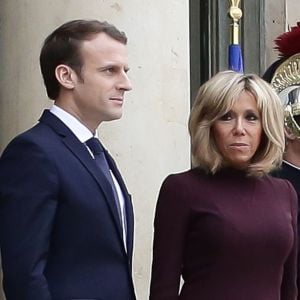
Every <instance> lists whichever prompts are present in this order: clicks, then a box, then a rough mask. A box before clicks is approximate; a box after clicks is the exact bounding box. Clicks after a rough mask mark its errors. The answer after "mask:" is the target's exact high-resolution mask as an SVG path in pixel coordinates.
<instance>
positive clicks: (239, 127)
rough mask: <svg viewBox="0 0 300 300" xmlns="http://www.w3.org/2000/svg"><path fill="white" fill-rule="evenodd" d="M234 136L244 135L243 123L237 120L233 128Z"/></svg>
mask: <svg viewBox="0 0 300 300" xmlns="http://www.w3.org/2000/svg"><path fill="white" fill-rule="evenodd" d="M234 134H236V135H245V134H246V131H245V126H244V122H243V121H242V120H239V119H237V120H236V123H235V126H234Z"/></svg>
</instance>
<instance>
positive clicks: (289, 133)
mask: <svg viewBox="0 0 300 300" xmlns="http://www.w3.org/2000/svg"><path fill="white" fill-rule="evenodd" d="M284 133H285V136H286V138H287V139H288V140H291V141H293V140H295V139H296V136H295V135H294V134H293V132H292V131H291V130H290V129H289V128H288V127H286V126H285V127H284Z"/></svg>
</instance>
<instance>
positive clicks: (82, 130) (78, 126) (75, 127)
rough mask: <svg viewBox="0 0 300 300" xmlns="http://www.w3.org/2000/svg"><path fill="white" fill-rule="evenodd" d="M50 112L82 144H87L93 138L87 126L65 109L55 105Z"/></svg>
mask: <svg viewBox="0 0 300 300" xmlns="http://www.w3.org/2000/svg"><path fill="white" fill-rule="evenodd" d="M50 112H51V113H52V114H54V115H55V116H56V117H58V118H59V119H60V120H61V121H62V122H63V123H64V124H65V125H66V126H67V127H68V128H69V129H70V130H71V131H72V132H73V133H74V134H75V136H76V137H77V138H78V139H79V140H80V142H81V143H85V142H86V141H87V140H88V139H90V138H91V137H93V134H92V132H91V131H90V130H89V129H88V128H87V127H86V126H84V125H83V124H82V123H81V122H80V121H79V120H78V119H76V118H75V117H74V116H73V115H71V114H70V113H68V112H67V111H65V110H64V109H62V108H60V107H58V106H57V105H55V104H54V105H53V106H52V107H51V108H50Z"/></svg>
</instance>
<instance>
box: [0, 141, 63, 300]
mask: <svg viewBox="0 0 300 300" xmlns="http://www.w3.org/2000/svg"><path fill="white" fill-rule="evenodd" d="M57 185H58V184H57V175H56V172H55V167H54V166H53V163H52V162H51V161H50V159H49V157H48V156H47V155H46V153H45V151H43V150H42V149H41V148H40V147H39V146H37V145H36V144H34V143H32V142H30V141H28V140H27V139H22V138H18V139H17V140H15V141H14V142H12V144H11V145H9V146H8V148H7V149H6V150H5V151H4V154H3V156H2V157H1V159H0V243H1V255H2V268H3V287H4V291H5V294H6V297H7V299H12V300H17V299H22V300H50V299H52V298H51V295H50V292H49V289H48V283H47V280H46V278H45V276H44V271H45V266H46V263H47V254H48V249H49V245H50V236H51V231H52V229H53V219H54V216H55V212H56V207H57V201H56V200H57V199H56V197H55V194H56V195H57Z"/></svg>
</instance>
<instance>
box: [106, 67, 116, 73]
mask: <svg viewBox="0 0 300 300" xmlns="http://www.w3.org/2000/svg"><path fill="white" fill-rule="evenodd" d="M105 72H106V73H114V72H115V69H114V68H109V69H106V70H105Z"/></svg>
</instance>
